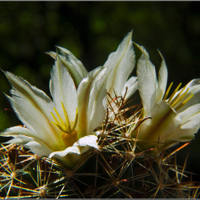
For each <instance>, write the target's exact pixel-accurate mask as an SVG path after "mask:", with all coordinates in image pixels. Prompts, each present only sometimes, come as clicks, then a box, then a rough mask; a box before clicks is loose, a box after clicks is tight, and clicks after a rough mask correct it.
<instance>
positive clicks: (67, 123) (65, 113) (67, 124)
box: [61, 102, 71, 132]
mask: <svg viewBox="0 0 200 200" xmlns="http://www.w3.org/2000/svg"><path fill="white" fill-rule="evenodd" d="M61 105H62V108H63V111H64V115H65V120H66V128H67V130H68V132H71V126H70V121H69V118H68V115H67V111H66V110H65V107H64V104H63V102H61Z"/></svg>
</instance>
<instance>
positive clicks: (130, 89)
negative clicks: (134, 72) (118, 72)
mask: <svg viewBox="0 0 200 200" xmlns="http://www.w3.org/2000/svg"><path fill="white" fill-rule="evenodd" d="M137 89H138V81H137V77H135V76H132V77H131V78H129V79H128V81H126V83H125V85H124V88H123V90H122V93H121V95H122V97H124V95H125V94H126V96H125V99H129V98H130V97H131V96H132V95H133V94H134V93H135V92H136V90H137Z"/></svg>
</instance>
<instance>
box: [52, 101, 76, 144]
mask: <svg viewBox="0 0 200 200" xmlns="http://www.w3.org/2000/svg"><path fill="white" fill-rule="evenodd" d="M61 105H62V109H63V113H64V116H65V120H63V119H62V118H61V116H60V114H59V113H58V111H57V110H56V108H54V111H55V113H56V115H57V117H56V116H55V115H54V114H53V112H51V115H52V117H53V119H54V121H55V122H54V121H51V123H52V124H53V125H54V126H56V127H57V128H59V129H60V130H61V131H62V132H63V133H62V139H63V141H64V143H65V145H66V147H69V146H72V145H73V144H74V143H75V142H76V141H77V140H78V137H77V130H76V129H75V128H76V124H77V119H78V117H77V116H78V110H76V117H75V121H74V122H70V121H69V117H68V115H67V111H66V109H65V107H64V104H63V102H61Z"/></svg>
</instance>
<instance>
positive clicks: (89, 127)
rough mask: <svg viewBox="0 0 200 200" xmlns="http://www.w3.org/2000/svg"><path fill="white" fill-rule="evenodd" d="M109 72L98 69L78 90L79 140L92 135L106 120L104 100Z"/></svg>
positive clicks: (104, 69) (91, 73)
mask: <svg viewBox="0 0 200 200" xmlns="http://www.w3.org/2000/svg"><path fill="white" fill-rule="evenodd" d="M108 73H109V71H108V70H107V69H106V68H97V69H95V70H94V71H92V72H90V73H89V75H88V76H87V77H86V78H84V79H83V81H82V82H81V83H80V85H79V88H78V138H81V137H83V136H86V135H90V134H91V133H92V131H93V130H94V129H95V128H97V127H98V126H99V125H100V124H101V123H102V122H103V120H104V118H105V109H104V106H103V100H104V98H105V97H106V90H105V85H106V79H107V76H108Z"/></svg>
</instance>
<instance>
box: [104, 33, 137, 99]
mask: <svg viewBox="0 0 200 200" xmlns="http://www.w3.org/2000/svg"><path fill="white" fill-rule="evenodd" d="M104 66H106V67H107V68H108V70H110V69H112V71H111V72H110V75H109V77H108V81H107V86H106V89H107V92H108V93H109V94H110V95H111V96H113V95H114V92H115V93H116V95H117V96H119V95H121V91H122V89H123V88H124V85H125V83H126V81H127V79H128V77H129V75H130V74H131V72H132V70H133V69H134V67H135V52H134V50H133V42H132V32H130V33H128V34H127V35H126V37H125V38H124V39H123V41H122V42H121V43H120V45H119V47H118V49H117V50H116V51H115V52H113V53H111V54H110V55H109V57H108V59H107V61H106V62H105V63H104Z"/></svg>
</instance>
